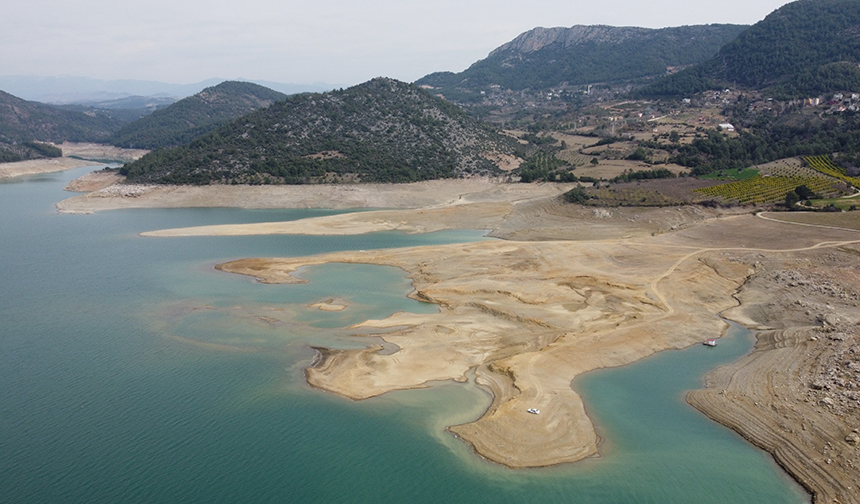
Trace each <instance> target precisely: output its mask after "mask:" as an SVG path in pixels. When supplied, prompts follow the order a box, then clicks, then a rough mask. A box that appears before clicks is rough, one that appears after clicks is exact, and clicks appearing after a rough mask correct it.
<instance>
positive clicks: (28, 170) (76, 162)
mask: <svg viewBox="0 0 860 504" xmlns="http://www.w3.org/2000/svg"><path fill="white" fill-rule="evenodd" d="M93 164H94V163H93V162H92V161H86V160H83V159H75V158H67V157H59V158H48V159H30V160H27V161H16V162H14V163H0V179H4V178H12V177H22V176H24V175H37V174H39V173H53V172H59V171H65V170H74V169H75V168H83V167H84V166H92V165H93Z"/></svg>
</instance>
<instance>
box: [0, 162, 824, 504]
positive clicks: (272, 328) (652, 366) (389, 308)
mask: <svg viewBox="0 0 860 504" xmlns="http://www.w3.org/2000/svg"><path fill="white" fill-rule="evenodd" d="M85 171H86V170H76V171H73V172H66V173H60V174H50V175H41V176H38V177H27V178H24V179H17V180H14V181H11V182H5V183H0V502H2V503H4V504H5V503H66V502H68V503H83V502H86V503H116V502H146V503H162V502H163V503H185V502H201V503H203V502H207V503H208V502H368V503H371V502H419V503H420V502H494V503H498V502H530V503H533V502H565V503H647V502H654V503H658V502H659V503H687V502H703V503H707V502H713V503H717V502H720V503H722V502H756V503H792V502H798V503H799V502H807V501H808V498H807V497H806V496H805V495H804V494H803V493H802V492H801V491H800V490H799V489H798V487H797V486H796V485H795V484H794V483H792V482H791V481H790V480H789V479H788V478H787V477H786V476H785V475H784V474H783V473H782V472H781V471H780V470H779V468H778V467H776V465H775V464H774V463H773V462H772V460H771V459H770V457H769V456H767V455H766V454H764V453H762V452H760V451H758V450H756V449H754V448H752V447H751V446H749V445H748V444H746V443H745V442H744V441H743V440H742V439H740V438H739V437H738V436H737V435H735V434H734V433H732V432H730V431H728V430H726V429H724V428H722V427H720V426H718V425H716V424H714V423H712V422H710V421H708V420H707V419H706V418H704V417H703V416H702V415H700V414H699V413H698V412H696V411H695V410H693V409H691V408H689V407H688V406H686V404H685V403H684V402H683V392H684V390H687V389H690V388H694V387H697V386H698V385H699V384H700V381H701V376H702V374H703V373H704V372H705V371H706V370H707V369H709V368H710V367H712V366H713V365H716V364H718V363H722V362H727V361H730V360H733V359H736V358H737V357H739V356H740V355H743V354H744V353H745V352H747V351H748V350H749V348H750V347H751V339H750V336H749V335H748V334H747V333H746V332H745V331H743V330H738V334H736V335H734V336H732V337H730V338H728V339H727V340H725V341H722V342H721V343H720V346H719V347H717V348H715V349H707V348H704V347H695V348H690V349H688V350H685V351H682V352H665V353H662V354H659V355H657V356H655V357H653V358H650V359H646V360H644V361H642V362H639V363H636V364H634V365H632V366H628V367H626V368H622V369H611V370H602V371H598V372H595V373H590V374H588V375H586V376H584V377H581V378H580V379H578V380H577V381H576V382H575V383H574V387H575V388H576V389H577V390H579V391H581V392H582V393H583V394H584V396H585V397H586V400H587V404H588V409H589V412H590V413H591V414H592V416H593V417H594V418H595V421H596V423H597V425H598V429H599V432H600V434H601V436H603V437H604V438H605V442H604V444H603V446H602V451H603V454H604V456H603V457H602V458H599V459H594V460H588V461H585V462H583V463H579V464H573V465H566V466H561V467H555V468H548V469H536V470H524V471H512V470H508V469H505V468H502V467H499V466H496V465H493V464H490V463H487V462H485V461H483V460H481V459H480V458H479V457H476V456H475V455H474V454H472V453H471V452H470V450H469V449H468V447H467V446H465V445H464V444H463V443H460V442H458V441H457V440H455V439H454V438H453V437H451V436H449V435H447V434H445V432H444V430H443V429H444V426H445V425H448V424H451V423H458V422H464V421H467V420H469V419H472V418H475V417H477V416H478V415H480V413H481V411H482V409H483V408H486V406H487V405H488V404H489V397H488V396H487V395H486V393H485V392H483V391H482V390H481V389H480V388H479V387H476V386H475V385H473V384H466V385H460V384H450V383H445V384H439V385H437V386H434V387H432V388H430V389H427V390H418V391H405V392H397V393H393V394H388V395H386V396H382V397H378V398H373V399H370V400H367V401H362V402H353V401H348V400H345V399H341V398H339V397H336V396H333V395H331V394H327V393H323V392H320V391H315V390H312V389H310V388H308V387H307V386H306V385H305V384H304V382H303V380H302V370H303V368H304V367H305V366H306V365H307V364H308V363H309V362H310V361H311V359H312V358H313V351H312V350H311V349H310V347H309V346H310V345H320V344H322V345H327V346H337V347H343V348H347V347H358V346H363V345H365V344H367V343H377V342H378V341H379V340H378V339H375V338H373V337H371V336H368V337H365V338H354V337H350V336H349V332H348V330H345V329H344V327H345V326H347V325H350V324H353V323H355V322H358V321H361V320H364V319H366V318H381V317H385V316H387V315H389V314H391V313H393V312H395V311H400V310H407V311H413V312H432V311H435V310H436V308H435V306H432V305H427V304H424V303H419V302H417V301H413V300H410V299H408V298H406V297H405V295H406V294H407V293H408V292H409V291H410V290H411V287H410V285H409V282H408V281H407V280H406V279H405V277H404V273H403V272H402V271H400V270H397V269H394V268H383V267H375V266H361V265H340V264H338V265H328V266H321V267H313V268H307V269H305V270H302V271H301V272H300V275H301V276H303V277H304V278H306V279H307V280H309V282H308V283H306V284H300V285H262V284H258V283H256V282H254V281H252V280H250V279H248V278H245V277H241V276H237V275H228V274H224V273H221V272H217V271H214V270H213V266H214V265H215V264H217V263H219V262H223V261H225V260H230V259H234V258H240V257H247V256H290V255H307V254H314V253H319V252H325V251H331V250H349V249H353V250H354V249H373V248H380V247H397V246H413V245H421V244H433V243H449V242H458V241H470V240H476V239H482V238H481V237H480V233H477V232H446V233H434V234H431V235H419V236H408V235H400V234H396V233H378V234H373V235H366V236H356V237H299V236H276V237H238V238H236V237H219V238H176V239H152V238H140V237H139V236H137V234H138V233H140V232H142V231H147V230H151V229H159V228H165V227H178V226H191V225H203V224H218V223H238V222H260V221H268V220H284V219H295V218H300V217H304V216H310V215H325V214H328V213H333V212H325V211H307V210H303V211H250V210H230V209H174V210H127V211H116V212H103V213H99V214H95V215H88V216H75V215H57V214H56V213H55V211H54V208H53V204H54V203H55V202H56V201H57V200H59V199H62V198H64V197H67V196H68V193H64V192H62V191H61V188H62V187H63V186H64V185H65V183H66V182H67V181H68V180H71V179H73V178H75V177H77V176H79V175H80V174H82V173H84V172H85ZM332 298H333V299H334V300H335V302H338V303H343V304H345V305H346V306H347V309H346V310H344V311H342V312H322V311H319V310H314V309H310V308H308V307H307V305H308V304H312V303H316V302H320V301H324V300H327V299H332Z"/></svg>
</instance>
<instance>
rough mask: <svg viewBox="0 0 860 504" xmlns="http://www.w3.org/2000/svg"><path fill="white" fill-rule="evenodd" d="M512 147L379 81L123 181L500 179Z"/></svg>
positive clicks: (157, 162)
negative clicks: (501, 165) (496, 176)
mask: <svg viewBox="0 0 860 504" xmlns="http://www.w3.org/2000/svg"><path fill="white" fill-rule="evenodd" d="M517 145H518V144H517V142H516V140H514V139H513V138H511V137H508V136H504V135H501V134H499V133H498V132H497V131H496V130H495V129H493V128H491V127H488V126H486V125H483V124H481V123H480V122H478V121H476V120H475V119H473V118H471V117H469V116H468V115H467V114H466V113H465V112H463V110H461V109H460V108H459V107H457V106H455V105H453V104H451V103H449V102H447V101H445V100H442V99H440V98H437V97H435V96H431V95H430V94H428V93H427V92H425V91H424V90H422V89H420V88H418V87H417V86H415V85H412V84H407V83H404V82H399V81H396V80H393V79H387V78H377V79H373V80H371V81H369V82H366V83H364V84H360V85H358V86H354V87H351V88H349V89H345V90H337V91H331V92H328V93H322V94H303V95H294V96H291V97H288V98H287V99H286V100H284V101H279V102H275V103H274V104H273V105H271V106H270V107H268V108H264V109H261V110H258V111H256V112H252V113H250V114H248V115H245V116H243V117H241V118H239V119H236V120H234V121H232V122H230V123H229V124H227V125H225V126H222V127H221V128H218V129H217V130H215V131H213V132H211V133H208V134H206V135H203V136H202V137H199V138H197V139H196V140H194V141H192V142H191V143H190V144H188V145H185V146H181V147H176V148H172V149H159V150H156V151H153V152H151V153H150V154H147V155H146V156H144V157H143V158H141V159H139V160H138V161H135V162H133V163H130V164H127V165H125V167H123V169H122V173H123V174H125V175H127V176H128V180H129V181H141V182H156V183H179V184H187V183H191V184H208V183H256V184H259V183H291V184H297V183H299V184H300V183H313V182H326V181H362V182H409V181H416V180H427V179H436V178H445V177H458V176H461V175H464V174H490V173H499V168H498V164H497V159H498V158H499V156H500V155H510V154H513V152H514V150H515V149H516V147H517Z"/></svg>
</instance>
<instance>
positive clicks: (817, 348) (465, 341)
mask: <svg viewBox="0 0 860 504" xmlns="http://www.w3.org/2000/svg"><path fill="white" fill-rule="evenodd" d="M112 187H114V186H112ZM116 187H119V188H116ZM116 187H114V189H111V188H110V187H109V188H107V189H102V190H101V191H96V192H93V193H90V194H87V195H82V196H78V197H75V198H72V199H70V200H67V201H64V202H61V203H60V204H59V205H58V208H60V209H61V211H69V212H79V213H85V212H88V211H93V210H98V209H105V208H126V207H146V206H206V205H207V204H208V205H209V206H215V204H216V203H217V202H220V203H221V204H227V205H233V206H258V207H275V206H280V207H307V206H318V207H326V206H336V205H330V202H332V201H339V202H341V203H342V202H348V203H346V205H351V206H353V207H368V206H377V207H388V208H392V209H390V210H376V211H363V212H355V213H346V214H339V215H334V216H328V217H317V218H311V219H304V220H299V221H291V222H280V223H262V224H249V225H229V226H207V227H198V228H187V229H172V230H162V231H155V232H150V233H145V235H146V236H152V237H156V236H158V237H169V236H201V235H251V234H273V233H283V234H359V233H368V232H375V231H389V230H399V231H402V232H406V233H423V232H430V231H434V230H439V229H451V228H462V229H486V230H488V232H489V233H490V236H492V237H495V238H498V239H493V240H485V241H478V242H473V243H466V244H452V245H437V246H424V247H414V248H403V249H387V250H367V251H350V252H336V253H329V254H323V255H318V256H312V257H301V258H248V259H241V260H237V261H232V262H229V263H226V264H221V265H219V266H217V268H218V269H220V270H222V271H225V272H231V273H237V274H243V275H250V276H253V277H255V278H257V279H259V280H260V281H261V282H267V283H281V282H295V281H297V280H296V279H295V278H294V277H293V276H291V273H292V272H294V271H295V270H296V269H298V268H300V267H303V266H308V265H316V264H323V263H332V262H341V263H369V264H382V265H391V266H396V267H399V268H402V269H403V270H405V271H406V272H407V273H408V275H409V277H410V278H411V279H412V281H413V283H414V288H415V290H414V292H413V293H412V294H411V296H412V297H413V298H415V299H418V300H421V301H425V302H430V303H436V304H437V305H438V306H439V310H438V312H437V313H433V314H412V313H397V314H394V315H392V316H391V317H389V318H387V319H384V320H367V321H364V322H362V323H360V324H358V325H356V326H355V327H354V328H353V329H354V332H355V334H363V333H366V332H373V333H374V334H375V335H381V337H382V338H383V339H384V340H385V341H386V342H388V343H391V344H392V347H394V348H395V351H393V352H392V351H382V347H381V346H372V347H368V348H364V349H359V350H334V349H325V348H321V349H318V351H319V358H318V359H316V361H315V364H314V365H313V366H311V367H309V368H308V369H307V370H306V378H307V381H308V383H309V384H311V385H312V386H314V387H318V388H320V389H324V390H328V391H331V392H334V393H337V394H339V395H341V396H344V397H348V398H351V399H355V400H361V399H364V398H368V397H372V396H377V395H380V394H385V393H386V392H389V391H393V390H399V389H409V388H420V387H427V386H431V385H432V383H433V382H438V381H439V380H454V381H466V380H468V379H470V378H469V377H470V376H472V373H474V376H475V380H476V382H477V383H478V384H480V385H482V386H483V387H485V388H486V389H487V390H488V391H489V392H490V393H491V394H492V396H493V401H492V404H491V405H490V407H489V408H488V409H487V410H486V411H485V412H484V413H483V414H482V415H481V416H480V418H476V419H474V421H471V422H469V423H466V424H462V425H453V426H450V427H449V431H450V432H452V433H453V434H454V435H456V436H458V437H459V438H461V439H462V440H464V441H465V442H467V443H469V444H470V445H471V446H472V447H474V450H475V451H476V452H477V453H478V454H480V455H481V456H483V457H486V458H487V459H489V460H491V461H494V462H497V463H500V464H504V465H506V466H509V467H512V468H520V467H539V466H548V465H553V464H559V463H565V462H573V461H577V460H581V459H583V458H586V457H590V456H594V455H596V454H598V453H599V450H600V441H601V438H600V436H599V435H598V433H597V432H596V431H595V427H594V425H593V424H592V422H591V420H590V419H589V417H588V415H587V413H586V412H587V405H584V404H583V401H582V399H581V398H580V396H579V395H578V394H577V392H576V390H575V389H574V388H573V387H572V386H571V383H572V381H573V380H574V378H576V377H577V376H579V375H581V374H582V373H585V372H588V371H590V370H594V369H597V368H604V367H612V366H622V365H625V364H628V363H631V362H634V361H636V360H638V359H641V358H643V357H645V356H648V355H651V354H653V353H655V352H659V351H661V350H665V349H670V348H683V347H687V346H690V345H695V344H700V343H701V342H702V341H703V340H704V339H706V338H710V337H719V336H720V335H721V334H723V332H724V331H725V330H726V328H727V323H726V322H725V321H724V320H723V319H722V318H721V316H720V315H721V314H722V315H723V316H725V317H726V318H729V319H733V320H736V321H738V322H740V323H741V324H744V325H746V326H748V327H751V328H754V329H757V330H761V331H763V332H761V333H759V339H758V343H757V345H756V348H755V351H754V352H753V354H751V355H750V356H748V357H747V358H745V359H744V360H742V361H740V362H738V363H735V364H733V365H731V366H729V367H727V368H724V369H720V370H717V371H715V372H714V373H712V374H711V375H709V377H708V379H707V380H708V385H709V388H708V389H706V390H703V391H697V392H694V393H693V394H691V396H690V398H689V400H690V402H691V403H692V404H694V405H695V406H696V407H697V408H699V409H701V410H702V411H703V412H705V413H706V414H707V415H709V416H710V417H712V418H714V419H716V420H717V421H719V422H721V423H724V424H725V425H728V426H730V427H731V428H733V429H735V430H737V431H738V432H740V433H741V434H742V435H744V436H745V437H747V439H749V440H750V441H752V442H753V443H755V444H757V445H758V446H760V447H762V448H764V449H766V450H768V451H770V452H771V453H772V454H773V455H774V457H775V458H776V460H777V461H778V462H779V463H780V464H781V465H782V466H783V467H785V468H786V470H787V471H788V472H789V473H790V474H792V475H793V476H794V477H795V478H797V479H798V480H799V481H800V482H801V484H803V485H804V486H805V487H806V488H807V489H808V490H809V491H810V492H811V493H812V494H813V496H814V498H815V501H816V502H843V503H848V502H860V497H858V495H860V491H858V490H857V488H856V485H857V483H856V482H857V481H860V455H858V453H860V452H858V447H857V442H858V436H857V430H856V429H857V428H858V427H860V408H858V400H860V395H859V394H860V354H858V353H857V352H856V348H857V342H858V340H860V334H858V333H860V332H858V325H857V324H858V322H860V311H858V309H857V303H858V302H860V292H858V290H860V289H858V286H860V233H858V232H857V231H856V230H857V229H860V217H857V216H858V215H860V214H841V216H839V217H838V218H835V219H834V220H833V221H832V222H827V223H817V222H807V223H804V225H799V224H796V223H794V222H787V220H791V219H793V215H791V216H787V214H786V215H783V214H768V215H754V214H752V213H750V212H749V210H716V209H703V208H699V207H672V208H650V209H644V208H624V209H616V208H613V209H609V208H592V207H581V206H577V205H571V204H565V203H563V202H562V200H561V198H560V194H561V193H562V192H563V191H564V190H566V189H567V187H566V186H563V185H554V184H543V185H526V184H518V185H510V184H508V185H506V184H499V183H496V182H493V181H490V180H468V181H439V182H427V183H422V184H409V185H404V186H391V185H389V186H380V187H370V186H314V187H310V188H307V190H306V191H305V190H303V191H299V190H298V189H295V188H281V187H277V188H266V187H264V188H258V189H255V188H250V187H248V188H232V187H216V188H209V189H210V190H209V191H208V192H207V188H167V187H156V188H146V187H143V188H138V189H136V190H134V191H132V190H124V189H122V188H121V186H116ZM302 189H305V188H302ZM254 191H258V194H259V196H260V197H259V198H257V199H254V200H249V199H247V198H248V196H249V195H252V194H254ZM99 193H101V194H99ZM124 194H127V195H124ZM240 200H241V201H242V204H238V203H237V202H238V201H240ZM225 202H226V203H225ZM251 202H253V203H251ZM340 207H341V208H343V206H340ZM846 216H847V217H846ZM840 219H841V220H840ZM329 304H337V303H329ZM320 308H321V307H319V306H317V307H309V308H308V309H320ZM530 409H533V410H537V411H539V412H540V413H539V414H534V413H530V412H529V410H530Z"/></svg>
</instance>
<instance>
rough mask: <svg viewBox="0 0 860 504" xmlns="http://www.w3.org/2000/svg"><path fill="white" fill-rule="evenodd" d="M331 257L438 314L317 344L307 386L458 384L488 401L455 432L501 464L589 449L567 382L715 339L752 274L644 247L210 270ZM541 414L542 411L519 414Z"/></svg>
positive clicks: (473, 251) (514, 246) (388, 253)
mask: <svg viewBox="0 0 860 504" xmlns="http://www.w3.org/2000/svg"><path fill="white" fill-rule="evenodd" d="M328 262H346V263H370V264H383V265H391V266H397V267H400V268H402V269H404V270H406V271H407V272H409V275H410V277H411V278H412V279H413V281H414V283H415V288H416V291H415V292H414V293H413V294H412V296H413V297H415V298H416V299H419V300H423V301H428V302H433V303H437V304H439V305H440V312H439V313H436V314H424V315H417V314H409V313H399V314H396V315H393V316H392V317H389V318H388V319H385V320H370V321H366V322H364V323H362V324H359V325H358V326H356V330H357V332H360V331H361V330H362V329H363V328H372V329H375V330H379V329H385V328H397V329H394V330H392V331H390V332H386V333H384V334H383V336H382V337H383V338H384V339H385V340H386V341H388V342H391V343H394V344H395V345H397V347H398V348H399V350H398V351H397V352H395V353H393V354H390V355H382V354H380V353H379V349H378V348H367V349H364V350H356V351H343V350H323V358H322V359H321V360H320V362H319V364H318V365H317V366H315V367H313V368H310V369H308V370H307V379H308V382H309V383H310V384H312V385H313V386H316V387H319V388H323V389H325V390H329V391H332V392H336V393H338V394H340V395H343V396H346V397H350V398H353V399H364V398H367V397H372V396H376V395H380V394H384V393H386V392H388V391H391V390H397V389H406V388H416V387H422V386H424V385H425V384H426V383H428V382H433V381H437V380H458V381H463V380H465V379H466V374H467V372H468V371H469V370H471V369H476V370H477V377H478V383H480V384H482V385H485V386H486V387H487V388H488V389H489V390H491V391H492V392H493V394H494V396H495V397H494V401H493V404H492V406H491V407H490V409H489V410H488V411H487V412H486V413H485V414H484V415H483V416H482V417H481V418H480V419H478V420H477V421H476V422H472V423H468V424H464V425H458V426H452V427H450V430H451V431H452V432H454V433H455V434H457V435H458V436H460V437H461V438H463V439H464V440H466V441H467V442H468V443H470V444H471V445H472V446H474V447H475V449H476V451H477V452H478V453H480V454H481V455H483V456H485V457H487V458H489V459H490V460H493V461H496V462H499V463H502V464H505V465H508V466H510V467H535V466H546V465H552V464H557V463H561V462H572V461H575V460H580V459H582V458H584V457H587V456H590V455H593V454H595V453H596V452H597V441H598V437H597V435H596V433H595V431H594V428H593V426H592V425H591V421H590V420H589V419H588V417H587V415H586V414H585V409H584V406H583V404H582V401H581V399H580V397H579V396H578V395H577V394H576V392H575V391H574V390H573V389H572V388H571V385H570V384H571V381H572V380H573V379H574V378H575V377H576V376H577V375H579V374H581V373H583V372H586V371H588V370H591V369H595V368H600V367H608V366H620V365H624V364H627V363H630V362H633V361H635V360H638V359H641V358H642V357H645V356H647V355H650V354H652V353H654V352H656V351H660V350H664V349H667V348H682V347H686V346H689V345H691V344H695V343H697V342H699V341H701V339H702V335H705V334H711V335H717V334H720V333H721V332H722V331H723V330H724V329H725V326H726V324H725V323H724V322H722V321H721V320H720V319H719V317H718V316H717V315H716V314H717V313H719V312H720V311H722V310H724V309H726V308H729V307H731V306H733V305H734V304H736V302H735V300H734V299H733V298H732V294H733V293H734V292H735V291H736V290H737V289H738V287H739V286H740V285H741V284H742V283H743V281H744V280H745V279H746V277H747V276H748V275H749V274H750V273H751V270H750V268H749V267H748V266H747V265H745V264H740V263H736V262H733V261H731V259H730V257H727V256H725V255H724V254H722V253H719V252H715V253H711V252H708V251H703V250H699V249H689V248H685V247H679V246H674V245H666V244H663V243H660V240H659V239H657V238H654V239H652V240H649V241H645V242H634V241H605V242H576V243H572V242H567V241H542V242H512V241H487V242H477V243H470V244H455V245H444V246H434V247H419V248H407V249H395V250H382V251H367V252H363V253H360V252H359V253H356V252H340V253H334V254H325V255H320V256H314V257H309V258H296V259H277V258H272V259H244V260H240V261H234V262H230V263H227V264H222V265H219V266H218V268H219V269H221V270H223V271H229V272H233V273H240V274H246V275H252V276H255V277H257V278H259V279H260V280H261V281H263V282H272V283H277V282H289V281H292V277H290V273H291V272H292V271H295V269H297V268H299V267H302V266H307V265H312V264H322V263H328ZM529 408H537V409H539V410H540V414H539V415H534V414H530V413H528V411H527V410H528V409H529Z"/></svg>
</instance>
